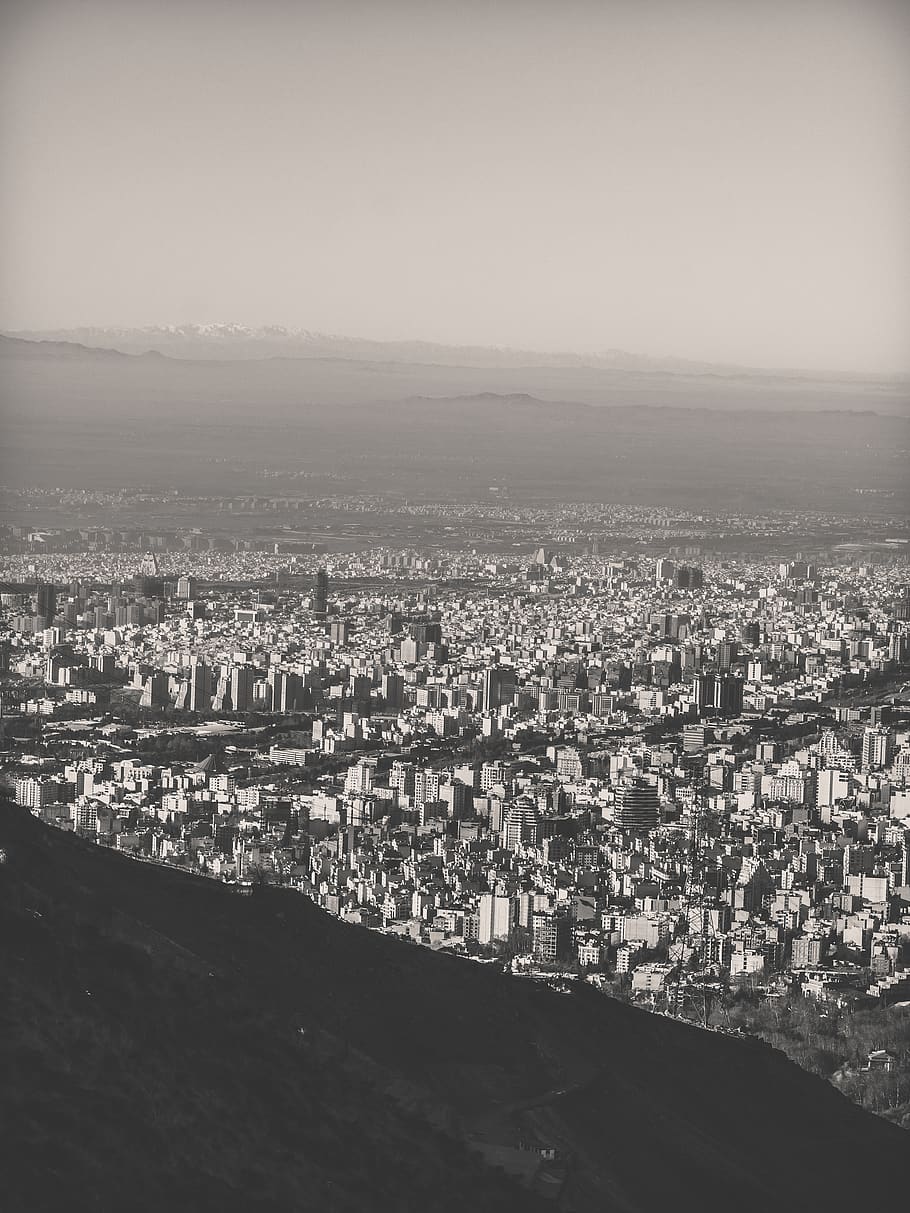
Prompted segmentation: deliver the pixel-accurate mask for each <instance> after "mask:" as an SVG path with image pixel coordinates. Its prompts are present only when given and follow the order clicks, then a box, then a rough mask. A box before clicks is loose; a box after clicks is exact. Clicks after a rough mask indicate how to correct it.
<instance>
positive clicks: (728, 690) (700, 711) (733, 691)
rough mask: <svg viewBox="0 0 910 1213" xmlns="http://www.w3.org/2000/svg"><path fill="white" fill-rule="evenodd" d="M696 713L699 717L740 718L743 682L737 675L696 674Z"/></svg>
mask: <svg viewBox="0 0 910 1213" xmlns="http://www.w3.org/2000/svg"><path fill="white" fill-rule="evenodd" d="M693 685H694V692H695V711H696V714H697V715H699V716H706V715H718V716H738V715H739V714H740V712H742V710H743V680H742V679H741V678H737V677H736V675H735V674H728V673H705V674H696V676H695V682H694V684H693Z"/></svg>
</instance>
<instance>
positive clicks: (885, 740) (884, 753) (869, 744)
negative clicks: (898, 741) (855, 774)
mask: <svg viewBox="0 0 910 1213" xmlns="http://www.w3.org/2000/svg"><path fill="white" fill-rule="evenodd" d="M893 741H894V738H893V735H892V733H891V730H890V729H889V728H886V727H885V726H883V725H877V726H872V727H870V728H868V729H864V730H863V753H862V764H863V770H864V771H880V770H881V769H882V768H883V767H886V766H887V765H888V763H889V762H890V761H891V749H892V745H893Z"/></svg>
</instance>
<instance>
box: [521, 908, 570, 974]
mask: <svg viewBox="0 0 910 1213" xmlns="http://www.w3.org/2000/svg"><path fill="white" fill-rule="evenodd" d="M570 939H571V930H570V924H569V920H568V919H567V918H561V917H559V916H558V915H557V914H550V913H546V912H544V913H535V914H533V915H532V917H531V949H532V954H533V956H534V959H535V960H538V961H541V962H542V963H543V964H555V963H556V962H557V961H558V960H561V959H562V958H563V957H564V956H566V954H567V952H568V948H569V943H570Z"/></svg>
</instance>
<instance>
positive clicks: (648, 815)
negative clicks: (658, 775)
mask: <svg viewBox="0 0 910 1213" xmlns="http://www.w3.org/2000/svg"><path fill="white" fill-rule="evenodd" d="M615 816H616V823H617V825H619V826H621V827H622V829H624V830H633V831H635V832H636V833H638V832H643V831H645V830H653V829H654V828H655V827H656V826H657V825H658V824H659V823H660V799H659V797H658V794H657V787H656V786H655V785H654V784H653V783H648V782H647V781H646V780H644V779H633V780H630V781H629V782H628V783H622V784H620V785H619V787H618V788H617V789H616V815H615Z"/></svg>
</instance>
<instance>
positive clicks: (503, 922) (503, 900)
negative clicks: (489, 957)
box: [477, 893, 512, 944]
mask: <svg viewBox="0 0 910 1213" xmlns="http://www.w3.org/2000/svg"><path fill="white" fill-rule="evenodd" d="M511 929H512V902H511V900H510V898H508V897H497V896H496V895H495V894H494V893H484V894H482V895H481V898H480V906H479V909H478V924H477V941H478V943H482V944H491V943H492V942H493V941H494V940H495V939H508V937H509V931H510V930H511Z"/></svg>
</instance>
